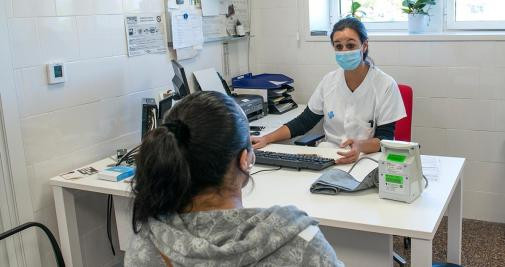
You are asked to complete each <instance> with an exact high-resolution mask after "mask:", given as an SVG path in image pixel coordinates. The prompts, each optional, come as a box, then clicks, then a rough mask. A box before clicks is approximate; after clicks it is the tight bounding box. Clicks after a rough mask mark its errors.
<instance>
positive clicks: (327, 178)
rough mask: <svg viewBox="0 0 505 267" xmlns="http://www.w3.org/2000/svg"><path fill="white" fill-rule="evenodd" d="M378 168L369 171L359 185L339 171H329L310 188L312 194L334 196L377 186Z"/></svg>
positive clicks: (346, 174)
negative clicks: (342, 192)
mask: <svg viewBox="0 0 505 267" xmlns="http://www.w3.org/2000/svg"><path fill="white" fill-rule="evenodd" d="M378 181H379V168H376V169H374V170H373V171H371V172H370V173H369V174H368V175H367V176H366V177H365V179H363V181H362V182H361V183H360V182H359V181H357V180H356V179H354V177H352V175H351V174H349V173H347V172H346V171H343V170H340V169H331V170H329V171H326V172H325V173H323V175H321V176H320V177H319V178H318V179H317V180H316V181H315V182H314V183H313V184H312V185H311V186H310V192H311V193H313V194H324V195H336V194H338V193H339V192H341V191H344V192H356V191H360V190H364V189H368V188H371V187H374V186H378Z"/></svg>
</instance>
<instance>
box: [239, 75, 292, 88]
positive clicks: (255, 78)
mask: <svg viewBox="0 0 505 267" xmlns="http://www.w3.org/2000/svg"><path fill="white" fill-rule="evenodd" d="M231 82H232V86H233V87H234V88H246V89H267V90H268V89H279V88H282V87H283V86H285V85H289V84H291V83H293V82H294V81H293V79H291V78H289V77H288V76H286V75H284V74H269V73H263V74H259V75H252V73H247V74H244V75H240V76H237V77H235V78H233V79H232V80H231Z"/></svg>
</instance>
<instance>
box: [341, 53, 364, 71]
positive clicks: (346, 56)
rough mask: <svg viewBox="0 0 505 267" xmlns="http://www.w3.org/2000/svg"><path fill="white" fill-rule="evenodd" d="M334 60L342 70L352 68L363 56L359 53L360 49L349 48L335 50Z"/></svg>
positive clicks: (355, 66) (354, 67)
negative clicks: (347, 49) (348, 49)
mask: <svg viewBox="0 0 505 267" xmlns="http://www.w3.org/2000/svg"><path fill="white" fill-rule="evenodd" d="M335 54H336V56H335V58H336V60H337V63H338V65H340V67H341V68H342V69H344V70H354V69H356V68H357V67H358V66H359V64H360V63H361V59H362V58H363V56H362V55H361V49H356V50H351V51H336V52H335Z"/></svg>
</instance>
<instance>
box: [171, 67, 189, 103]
mask: <svg viewBox="0 0 505 267" xmlns="http://www.w3.org/2000/svg"><path fill="white" fill-rule="evenodd" d="M172 67H173V68H174V74H175V75H174V77H173V78H172V84H173V85H174V90H175V96H174V99H175V100H179V99H182V98H183V97H185V96H187V95H189V85H188V80H187V79H186V73H185V71H184V68H183V67H182V66H181V64H179V62H177V61H175V60H172Z"/></svg>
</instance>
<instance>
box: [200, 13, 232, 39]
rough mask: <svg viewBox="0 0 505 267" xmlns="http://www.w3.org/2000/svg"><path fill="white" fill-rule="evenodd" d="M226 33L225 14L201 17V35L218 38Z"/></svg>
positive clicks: (207, 37)
mask: <svg viewBox="0 0 505 267" xmlns="http://www.w3.org/2000/svg"><path fill="white" fill-rule="evenodd" d="M226 35H227V34H226V17H225V16H214V17H203V36H205V38H206V39H209V38H220V37H225V36H226Z"/></svg>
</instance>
